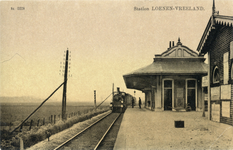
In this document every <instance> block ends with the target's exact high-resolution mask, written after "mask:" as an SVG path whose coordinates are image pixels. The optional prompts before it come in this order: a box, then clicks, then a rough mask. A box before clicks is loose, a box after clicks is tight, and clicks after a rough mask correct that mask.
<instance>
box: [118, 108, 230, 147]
mask: <svg viewBox="0 0 233 150" xmlns="http://www.w3.org/2000/svg"><path fill="white" fill-rule="evenodd" d="M174 121H184V128H176V127H175V123H174ZM232 135H233V127H232V126H230V125H226V124H223V123H218V122H213V121H210V120H208V119H207V117H202V112H195V111H191V112H174V111H161V112H158V111H151V110H148V109H145V108H142V109H139V107H134V108H127V110H126V111H125V113H124V117H123V120H122V123H121V127H120V129H119V132H118V135H117V139H116V142H115V146H114V150H154V149H233V136H232Z"/></svg>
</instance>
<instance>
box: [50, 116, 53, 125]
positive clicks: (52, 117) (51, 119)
mask: <svg viewBox="0 0 233 150" xmlns="http://www.w3.org/2000/svg"><path fill="white" fill-rule="evenodd" d="M50 122H51V123H53V115H51V120H50Z"/></svg>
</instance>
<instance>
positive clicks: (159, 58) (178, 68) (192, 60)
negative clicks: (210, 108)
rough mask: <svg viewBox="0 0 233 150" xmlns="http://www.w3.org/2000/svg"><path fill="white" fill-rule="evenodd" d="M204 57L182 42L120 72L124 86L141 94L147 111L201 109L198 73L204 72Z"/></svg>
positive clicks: (203, 73)
mask: <svg viewBox="0 0 233 150" xmlns="http://www.w3.org/2000/svg"><path fill="white" fill-rule="evenodd" d="M204 61H205V58H204V56H199V55H198V53H196V52H194V51H193V50H191V49H189V48H188V47H186V46H184V45H182V43H181V42H180V38H179V39H178V42H177V44H176V45H174V42H172V43H171V42H170V46H169V48H168V49H167V50H166V51H165V52H163V53H162V54H160V55H155V58H154V61H153V63H152V64H150V65H148V66H146V67H143V68H140V69H138V70H135V71H133V72H131V73H129V74H126V75H123V78H124V81H125V84H126V87H127V88H129V89H136V90H140V91H142V92H143V93H145V107H147V108H149V109H151V110H172V111H186V108H187V106H188V105H189V106H190V107H191V110H194V111H201V110H202V108H204V103H203V100H202V76H205V75H207V69H206V64H205V63H204Z"/></svg>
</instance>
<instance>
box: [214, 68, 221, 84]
mask: <svg viewBox="0 0 233 150" xmlns="http://www.w3.org/2000/svg"><path fill="white" fill-rule="evenodd" d="M219 80H220V77H219V69H218V66H215V67H214V70H213V83H219Z"/></svg>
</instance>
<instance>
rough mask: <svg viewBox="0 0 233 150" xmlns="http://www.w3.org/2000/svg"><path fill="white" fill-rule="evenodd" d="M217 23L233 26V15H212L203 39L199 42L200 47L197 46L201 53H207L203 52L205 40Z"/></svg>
mask: <svg viewBox="0 0 233 150" xmlns="http://www.w3.org/2000/svg"><path fill="white" fill-rule="evenodd" d="M215 24H218V25H225V26H229V27H232V26H233V17H232V16H223V15H214V16H211V17H210V19H209V22H208V24H207V26H206V28H205V31H204V33H203V35H202V38H201V40H200V42H199V44H198V47H197V51H198V52H199V54H201V53H205V52H203V47H204V45H205V42H206V40H207V38H208V36H209V34H210V32H211V30H212V29H213V25H215Z"/></svg>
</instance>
